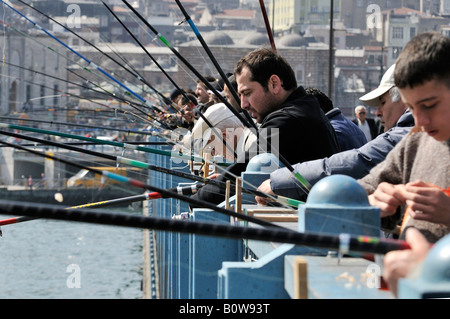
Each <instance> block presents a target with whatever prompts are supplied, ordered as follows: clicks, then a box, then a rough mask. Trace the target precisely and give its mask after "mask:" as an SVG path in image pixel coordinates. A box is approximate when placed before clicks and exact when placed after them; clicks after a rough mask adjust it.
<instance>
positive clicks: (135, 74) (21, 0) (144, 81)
mask: <svg viewBox="0 0 450 319" xmlns="http://www.w3.org/2000/svg"><path fill="white" fill-rule="evenodd" d="M18 1H19V2H20V3H22V4H24V5H26V6H28V7H29V8H31V9H33V10H35V11H36V12H38V13H39V14H41V15H43V16H44V17H46V18H47V19H49V20H51V21H53V22H54V23H56V24H57V25H59V26H61V27H63V28H64V29H65V30H67V31H68V32H70V33H72V34H73V35H75V36H76V37H78V38H79V39H80V40H82V41H84V42H85V43H87V44H88V45H90V46H91V47H93V48H94V49H95V50H97V51H98V52H99V53H101V54H103V55H104V56H106V57H107V58H109V59H110V60H111V61H113V62H114V63H116V64H117V65H118V66H120V67H122V68H123V69H124V70H125V71H127V72H128V73H130V74H131V75H132V76H134V77H135V78H136V79H138V80H139V81H141V82H142V83H144V84H145V85H147V86H148V87H149V88H150V89H151V90H153V91H154V92H155V93H156V94H158V95H159V96H160V97H161V99H162V100H163V102H164V103H165V102H166V101H167V98H166V97H165V96H164V95H163V94H162V93H161V92H159V91H158V90H156V89H155V88H154V87H153V86H152V85H151V84H150V83H149V82H148V81H147V80H146V79H145V78H143V77H142V75H141V74H139V72H137V70H136V69H134V68H133V67H132V66H131V65H129V64H128V63H127V65H128V66H130V67H131V68H132V71H131V70H129V69H128V68H125V66H124V65H123V64H121V63H120V62H119V61H117V59H114V58H113V57H112V56H110V55H109V54H107V53H106V52H104V51H102V50H100V48H98V47H97V46H96V45H94V44H93V43H92V42H90V41H89V40H87V39H85V38H84V37H82V36H81V35H79V34H78V33H77V32H75V31H73V30H71V29H70V28H68V27H67V26H65V25H64V24H62V23H60V22H59V21H57V20H55V19H53V18H52V17H50V16H49V15H47V14H45V13H44V12H42V11H40V10H39V9H37V8H35V7H34V6H32V5H30V4H28V3H26V2H24V1H23V0H18ZM133 72H134V73H133Z"/></svg>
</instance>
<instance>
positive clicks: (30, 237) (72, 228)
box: [0, 215, 143, 299]
mask: <svg viewBox="0 0 450 319" xmlns="http://www.w3.org/2000/svg"><path fill="white" fill-rule="evenodd" d="M9 217H11V216H6V215H0V219H5V218H9ZM1 230H2V232H3V236H2V237H0V299H9V298H14V299H43V298H45V299H137V298H142V290H141V281H142V265H143V253H142V242H143V234H142V230H141V229H138V228H129V227H118V226H109V225H97V224H87V223H81V222H67V221H59V220H45V219H37V220H31V221H26V222H21V223H17V224H11V225H5V226H1Z"/></svg>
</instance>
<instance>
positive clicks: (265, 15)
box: [19, 0, 277, 52]
mask: <svg viewBox="0 0 450 319" xmlns="http://www.w3.org/2000/svg"><path fill="white" fill-rule="evenodd" d="M19 1H20V0H19ZM259 6H260V7H261V12H262V15H263V18H264V24H265V25H266V31H267V35H268V36H269V41H270V45H271V47H272V50H273V51H274V52H277V48H276V46H275V41H274V39H273V33H272V30H271V28H270V23H269V18H268V17H267V11H266V5H265V4H264V0H259ZM274 27H275V26H274Z"/></svg>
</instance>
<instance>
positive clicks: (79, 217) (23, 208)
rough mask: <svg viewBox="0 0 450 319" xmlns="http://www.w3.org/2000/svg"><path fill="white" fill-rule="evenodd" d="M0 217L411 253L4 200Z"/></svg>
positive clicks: (354, 241) (375, 241) (344, 239)
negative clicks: (15, 216)
mask: <svg viewBox="0 0 450 319" xmlns="http://www.w3.org/2000/svg"><path fill="white" fill-rule="evenodd" d="M0 214H5V215H17V214H19V215H22V216H30V217H40V218H46V219H56V220H63V221H75V222H84V223H91V224H102V225H111V226H121V227H134V228H142V229H151V230H159V231H168V232H176V233H185V234H196V235H205V236H211V237H223V238H231V239H253V240H258V241H265V242H276V243H285V244H294V245H300V246H308V247H314V248H320V249H328V250H330V249H331V250H337V251H339V252H340V253H341V254H348V253H367V254H386V253H388V252H390V251H393V250H405V249H411V247H410V245H409V244H408V243H407V242H406V241H403V240H395V239H384V238H379V237H369V236H358V235H351V234H347V233H341V234H336V235H335V234H321V233H311V232H308V233H301V232H297V231H293V230H289V229H286V228H264V227H243V226H233V225H227V224H223V223H212V222H199V221H191V220H189V219H186V220H177V219H169V218H158V217H150V216H136V215H129V214H123V213H114V214H112V213H108V212H106V211H102V210H95V211H93V210H86V209H80V210H67V209H63V208H61V207H60V206H57V205H43V204H37V203H33V204H30V203H26V204H25V203H23V202H16V201H6V200H5V201H0Z"/></svg>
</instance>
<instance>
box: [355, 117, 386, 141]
mask: <svg viewBox="0 0 450 319" xmlns="http://www.w3.org/2000/svg"><path fill="white" fill-rule="evenodd" d="M366 121H367V123H368V124H369V128H370V135H371V136H372V139H374V138H375V137H377V136H378V135H379V134H380V127H379V125H377V123H376V122H375V120H374V119H369V118H366ZM352 122H353V123H355V124H356V126H358V127H359V125H358V119H357V118H354V119H353V120H352Z"/></svg>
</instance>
